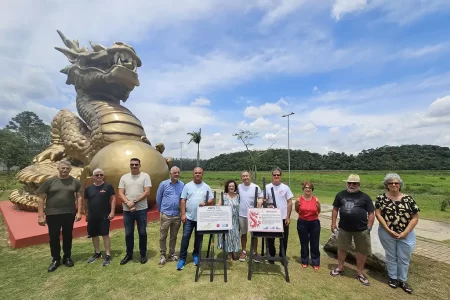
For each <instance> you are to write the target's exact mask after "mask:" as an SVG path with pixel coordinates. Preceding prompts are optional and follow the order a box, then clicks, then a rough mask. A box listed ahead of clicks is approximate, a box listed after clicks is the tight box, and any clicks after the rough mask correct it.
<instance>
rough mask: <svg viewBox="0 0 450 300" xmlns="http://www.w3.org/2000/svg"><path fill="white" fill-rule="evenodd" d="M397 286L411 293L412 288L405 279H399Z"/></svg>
mask: <svg viewBox="0 0 450 300" xmlns="http://www.w3.org/2000/svg"><path fill="white" fill-rule="evenodd" d="M399 286H400V287H401V288H402V289H403V290H404V291H405V292H407V293H408V294H412V292H413V291H412V288H410V287H409V285H408V284H407V283H406V281H399Z"/></svg>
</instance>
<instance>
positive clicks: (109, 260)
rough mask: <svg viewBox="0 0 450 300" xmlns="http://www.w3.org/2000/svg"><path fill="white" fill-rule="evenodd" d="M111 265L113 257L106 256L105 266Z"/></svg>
mask: <svg viewBox="0 0 450 300" xmlns="http://www.w3.org/2000/svg"><path fill="white" fill-rule="evenodd" d="M110 263H111V255H106V256H105V260H104V261H103V266H104V267H105V266H107V265H109V264H110Z"/></svg>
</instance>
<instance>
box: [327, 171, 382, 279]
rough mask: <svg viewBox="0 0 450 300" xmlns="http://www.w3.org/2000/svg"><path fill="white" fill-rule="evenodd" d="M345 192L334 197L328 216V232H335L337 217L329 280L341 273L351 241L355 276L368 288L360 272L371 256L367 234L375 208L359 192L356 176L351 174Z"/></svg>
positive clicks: (365, 196) (368, 235)
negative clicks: (335, 247)
mask: <svg viewBox="0 0 450 300" xmlns="http://www.w3.org/2000/svg"><path fill="white" fill-rule="evenodd" d="M344 181H345V182H346V184H347V189H345V190H343V191H341V192H339V193H337V195H336V198H335V199H334V202H333V212H332V215H331V231H332V232H333V233H334V232H335V231H336V230H337V229H338V228H337V226H336V219H337V215H338V213H339V217H340V219H339V231H338V232H339V234H338V251H337V252H338V266H337V267H336V268H335V269H333V270H332V271H331V272H330V275H331V276H338V275H341V274H343V273H344V262H345V258H346V257H347V251H348V250H350V247H351V245H352V240H354V242H355V248H356V249H355V250H356V268H357V275H356V276H355V278H356V279H358V280H359V281H360V282H361V284H363V285H366V286H368V285H369V280H368V279H367V278H366V276H364V274H363V269H364V265H365V263H366V257H367V255H370V254H371V252H372V251H371V244H370V230H371V229H372V226H373V221H374V220H375V215H374V211H375V207H374V205H373V203H372V199H370V196H369V195H367V194H366V193H363V192H361V191H360V178H359V175H356V174H350V176H349V177H348V179H347V180H344Z"/></svg>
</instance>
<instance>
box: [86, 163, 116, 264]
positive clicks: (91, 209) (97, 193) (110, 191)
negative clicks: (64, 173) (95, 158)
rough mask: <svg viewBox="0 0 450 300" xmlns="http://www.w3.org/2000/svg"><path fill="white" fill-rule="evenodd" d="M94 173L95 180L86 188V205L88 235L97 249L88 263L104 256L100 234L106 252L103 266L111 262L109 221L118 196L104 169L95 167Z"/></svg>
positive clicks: (112, 215)
mask: <svg viewBox="0 0 450 300" xmlns="http://www.w3.org/2000/svg"><path fill="white" fill-rule="evenodd" d="M92 174H93V176H92V178H93V181H94V182H93V184H91V185H89V186H87V187H86V189H85V190H84V199H85V207H87V221H88V226H87V231H88V237H91V238H92V244H93V245H94V250H95V253H94V255H93V256H92V257H91V258H89V260H88V263H93V262H94V261H96V260H97V259H98V258H101V257H102V254H101V252H100V239H99V236H102V237H103V243H104V244H105V252H106V256H105V259H104V261H103V266H107V265H109V264H110V262H111V248H110V238H109V223H110V220H112V219H113V218H114V209H115V206H116V198H115V193H114V188H113V187H112V185H111V184H109V183H107V182H105V181H104V176H105V173H104V172H103V170H102V169H95V170H94V172H92Z"/></svg>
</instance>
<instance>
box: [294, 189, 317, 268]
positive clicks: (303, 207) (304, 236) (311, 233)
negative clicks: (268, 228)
mask: <svg viewBox="0 0 450 300" xmlns="http://www.w3.org/2000/svg"><path fill="white" fill-rule="evenodd" d="M302 190H303V194H302V195H301V196H299V197H298V200H297V201H296V202H295V211H296V212H297V213H298V220H297V232H298V237H299V239H300V246H301V249H300V256H301V263H302V267H303V268H307V267H308V265H309V252H310V250H311V263H312V266H313V268H314V270H316V271H317V270H319V266H320V250H319V239H320V221H319V213H320V201H319V199H318V198H317V197H316V196H314V195H313V193H312V192H313V191H314V185H313V184H312V183H311V182H309V181H305V182H303V184H302Z"/></svg>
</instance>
